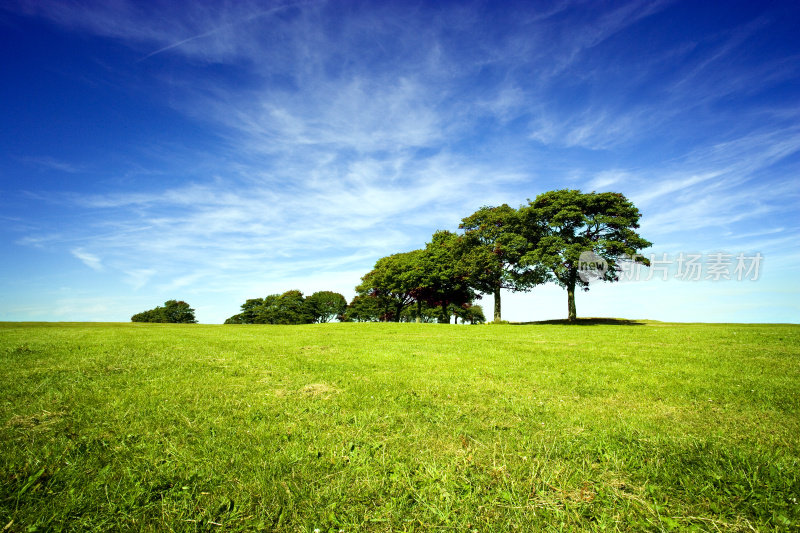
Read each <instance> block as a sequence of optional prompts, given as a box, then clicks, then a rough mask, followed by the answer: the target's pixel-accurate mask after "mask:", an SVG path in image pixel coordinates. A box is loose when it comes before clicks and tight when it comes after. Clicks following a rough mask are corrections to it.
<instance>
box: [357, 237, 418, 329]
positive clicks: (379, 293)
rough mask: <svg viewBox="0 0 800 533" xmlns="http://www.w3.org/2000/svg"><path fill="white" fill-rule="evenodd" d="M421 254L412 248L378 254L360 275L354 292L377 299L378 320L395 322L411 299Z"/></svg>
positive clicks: (413, 297)
mask: <svg viewBox="0 0 800 533" xmlns="http://www.w3.org/2000/svg"><path fill="white" fill-rule="evenodd" d="M421 254H422V250H414V251H411V252H405V253H399V254H393V255H390V256H387V257H382V258H381V259H378V261H377V262H376V263H375V267H374V268H373V269H372V270H370V271H369V272H367V273H366V274H365V275H364V276H363V277H362V278H361V283H360V284H359V285H358V286H357V287H356V292H357V293H358V294H359V295H362V296H367V295H368V296H372V297H374V298H376V299H377V301H378V302H379V304H380V305H381V307H382V312H381V316H380V320H383V321H395V322H399V321H400V316H401V314H402V313H403V309H405V308H406V307H407V306H409V305H410V304H411V303H413V302H414V301H415V296H414V294H415V291H416V290H417V289H418V288H419V287H420V275H421V272H420V266H419V260H420V256H421Z"/></svg>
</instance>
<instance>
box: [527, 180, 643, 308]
mask: <svg viewBox="0 0 800 533" xmlns="http://www.w3.org/2000/svg"><path fill="white" fill-rule="evenodd" d="M520 214H521V216H522V220H523V222H524V228H525V231H526V232H528V234H529V235H531V236H533V239H535V240H536V242H537V244H536V246H535V247H534V248H532V249H531V250H530V251H528V252H527V253H526V254H525V255H524V257H523V258H522V263H523V264H525V265H538V266H540V267H542V268H544V269H546V270H547V277H548V278H549V279H550V280H553V281H555V282H556V283H558V284H559V285H560V286H562V287H564V288H565V289H566V290H567V313H568V319H569V320H570V321H573V320H575V319H576V317H577V312H576V309H575V287H580V288H582V289H583V290H587V291H588V290H589V280H588V279H584V278H583V277H581V276H580V272H579V268H580V262H581V254H590V257H593V258H595V257H596V258H599V259H601V260H602V261H604V262H605V266H606V267H607V268H605V269H601V270H599V271H598V274H599V278H600V279H602V280H604V281H611V282H613V281H618V280H619V277H618V272H619V270H620V262H622V261H625V260H632V261H636V262H638V263H641V264H644V265H649V264H650V263H649V261H648V260H647V259H644V258H642V257H640V256H638V252H639V251H640V250H642V249H644V248H647V247H648V246H651V245H652V243H651V242H649V241H647V240H645V239H643V238H642V237H641V236H640V235H639V234H638V233H636V231H634V230H636V229H638V228H639V218H640V216H641V214H640V213H639V210H638V209H637V208H636V206H634V205H633V203H631V201H630V200H628V199H627V198H625V196H623V195H622V194H620V193H614V192H605V193H596V192H591V193H581V191H579V190H570V189H563V190H559V191H550V192H546V193H544V194H540V195H539V196H537V197H536V199H535V200H533V201H530V200H529V201H528V206H527V207H523V208H521V209H520ZM584 257H587V256H586V255H584Z"/></svg>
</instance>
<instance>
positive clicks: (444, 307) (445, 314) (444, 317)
mask: <svg viewBox="0 0 800 533" xmlns="http://www.w3.org/2000/svg"><path fill="white" fill-rule="evenodd" d="M447 307H448V306H447V303H446V302H442V323H443V324H449V323H450V314H449V313H448V312H447Z"/></svg>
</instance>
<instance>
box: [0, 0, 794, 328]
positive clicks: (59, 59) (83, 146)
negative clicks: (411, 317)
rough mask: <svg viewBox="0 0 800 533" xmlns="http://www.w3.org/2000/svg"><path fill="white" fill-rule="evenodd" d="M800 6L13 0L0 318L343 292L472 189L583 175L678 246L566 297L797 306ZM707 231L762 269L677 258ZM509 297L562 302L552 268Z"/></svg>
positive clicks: (647, 303)
mask: <svg viewBox="0 0 800 533" xmlns="http://www.w3.org/2000/svg"><path fill="white" fill-rule="evenodd" d="M798 27H800V5H798V4H797V3H796V2H792V1H787V2H724V3H716V2H666V1H662V2H658V1H647V2H595V1H575V2H554V3H543V2H507V3H506V2H473V3H470V2H347V1H336V2H333V1H331V2H317V1H304V2H291V1H287V2H246V1H241V2H187V3H179V2H171V1H164V2H144V1H133V0H131V1H127V0H114V1H96V2H95V1H67V0H59V1H46V0H43V1H36V2H33V1H15V0H11V1H7V2H4V3H3V5H2V7H0V40H1V41H2V42H0V58H2V59H1V61H2V66H3V67H2V82H0V112H1V113H0V121H2V128H0V222H2V224H1V225H0V228H2V230H0V256H1V257H2V258H3V261H2V262H0V320H58V321H62V320H69V321H72V320H75V321H83V320H99V321H127V320H129V319H130V316H131V315H132V314H134V313H136V312H139V311H142V310H144V309H149V308H152V307H155V306H156V305H160V304H162V303H163V302H164V301H165V300H167V299H172V298H175V299H183V300H186V301H188V302H189V303H190V304H191V305H192V306H193V307H194V308H195V309H196V310H197V317H198V319H199V320H200V321H201V322H208V323H213V322H222V321H223V320H224V319H225V318H226V317H228V316H231V315H233V314H235V313H236V312H237V311H238V308H239V305H240V304H241V303H242V302H244V300H245V299H246V298H253V297H262V296H266V295H267V294H271V293H276V292H283V291H285V290H288V289H295V288H296V289H300V290H302V291H304V292H305V293H306V294H310V293H312V292H314V291H317V290H335V291H339V292H342V293H343V294H345V296H347V297H348V298H349V297H351V296H352V295H353V288H354V286H355V285H356V284H357V283H358V282H359V278H360V276H361V275H363V274H364V273H366V272H367V271H368V270H370V268H371V267H372V265H373V264H374V262H375V261H376V260H377V259H378V258H380V257H382V256H385V255H388V254H391V253H395V252H400V251H408V250H411V249H415V248H420V247H422V246H424V244H425V242H426V241H427V240H429V239H430V236H431V234H432V233H433V232H434V231H435V230H437V229H450V230H455V229H456V228H457V226H458V223H459V221H460V219H461V218H463V217H465V216H467V215H469V214H471V213H472V212H473V211H474V210H476V209H477V208H479V207H481V206H483V205H498V204H502V203H508V204H510V205H512V206H514V207H516V206H519V205H521V204H523V203H525V202H526V199H528V198H534V197H535V196H536V195H537V194H539V193H542V192H545V191H548V190H553V189H561V188H578V189H582V190H584V191H592V190H596V191H598V192H600V191H609V190H610V191H617V192H622V193H623V194H625V195H626V196H628V197H629V198H630V199H631V200H633V201H634V203H635V204H636V205H637V206H638V207H639V208H640V210H641V211H642V214H643V216H642V227H641V234H642V236H644V237H645V238H647V239H649V240H650V241H652V242H653V243H654V244H653V247H652V249H650V250H647V251H646V253H648V254H649V253H655V254H658V256H659V257H662V258H663V254H667V260H668V261H670V262H671V263H670V264H671V265H672V270H670V272H669V273H668V276H667V277H668V278H669V279H668V280H666V281H664V280H662V279H660V278H661V277H662V276H661V274H660V273H659V275H658V276H653V278H655V279H651V280H649V281H646V280H645V279H644V278H645V277H646V275H643V276H641V278H642V279H640V280H639V281H634V282H629V283H619V284H600V285H593V286H592V288H591V290H590V291H589V292H587V293H580V294H578V296H577V306H578V314H579V316H618V317H628V318H650V319H658V320H676V321H713V322H800V304H798V301H799V300H800V294H798V293H799V292H800V290H798V284H797V282H796V273H797V264H798V261H800V245H798V240H800V217H798V216H797V211H798V207H800V202H799V200H800V180H799V179H798V170H800V39H798V38H797V28H798ZM720 251H722V252H727V253H730V254H732V255H733V256H734V258H733V259H731V261H732V262H731V264H730V265H729V270H730V273H731V274H733V273H734V270H735V266H736V264H737V263H736V260H735V256H736V255H737V254H743V255H744V256H745V257H747V258H749V257H755V254H756V253H760V254H761V256H762V257H763V261H761V262H760V263H759V273H758V278H757V279H755V280H753V279H743V280H737V279H735V278H736V276H735V275H732V276H731V277H732V278H734V279H730V280H724V279H722V280H718V281H715V280H713V279H705V278H706V277H707V276H706V273H705V272H704V273H703V276H702V279H701V280H699V281H690V280H684V279H679V278H677V277H676V275H677V271H676V270H675V269H676V268H677V266H676V265H675V264H674V260H675V258H677V257H678V255H679V254H680V253H682V252H683V253H685V254H689V253H692V254H698V255H702V256H703V258H704V260H706V259H707V258H708V257H710V256H711V254H713V253H716V252H720ZM750 277H753V276H752V275H751V276H750ZM481 303H482V304H483V305H484V306H485V307H486V308H487V309H491V304H492V302H491V298H490V297H487V298H484V299H483V300H482V302H481ZM503 304H504V309H503V311H504V318H507V319H510V320H539V319H549V318H563V317H565V316H566V295H565V293H564V291H563V290H562V289H560V288H559V287H557V286H555V285H547V286H542V287H537V288H536V289H534V290H533V291H532V292H530V293H526V294H513V295H512V294H509V295H507V296H506V297H505V298H504V302H503Z"/></svg>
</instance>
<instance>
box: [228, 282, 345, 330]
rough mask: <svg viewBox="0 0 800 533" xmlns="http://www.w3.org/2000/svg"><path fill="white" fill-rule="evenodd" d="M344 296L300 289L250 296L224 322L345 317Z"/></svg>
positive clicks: (311, 320)
mask: <svg viewBox="0 0 800 533" xmlns="http://www.w3.org/2000/svg"><path fill="white" fill-rule="evenodd" d="M346 310H347V300H346V299H345V298H344V296H342V295H341V294H339V293H338V292H331V291H320V292H315V293H314V294H312V295H311V296H309V297H308V298H304V297H303V293H302V292H300V291H296V290H292V291H286V292H284V293H283V294H271V295H269V296H267V297H266V298H252V299H250V300H247V301H246V302H245V303H243V304H242V312H241V313H239V314H237V315H234V316H232V317H230V318H229V319H227V320H226V321H225V323H226V324H313V323H322V322H330V321H331V320H334V319H337V320H340V321H342V320H345V311H346Z"/></svg>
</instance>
